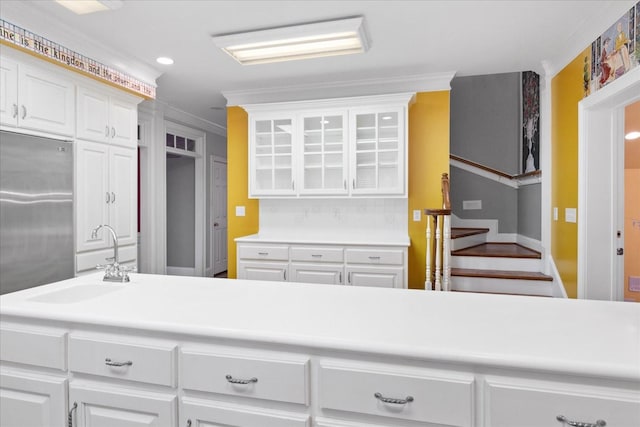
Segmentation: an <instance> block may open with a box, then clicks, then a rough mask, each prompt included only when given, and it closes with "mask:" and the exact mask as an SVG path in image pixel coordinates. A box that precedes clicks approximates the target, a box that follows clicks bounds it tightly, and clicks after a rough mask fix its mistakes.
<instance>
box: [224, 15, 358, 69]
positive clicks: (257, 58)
mask: <svg viewBox="0 0 640 427" xmlns="http://www.w3.org/2000/svg"><path fill="white" fill-rule="evenodd" d="M363 23H364V18H362V17H356V18H348V19H340V20H336V21H325V22H314V23H311V24H303V25H293V26H288V27H279V28H271V29H267V30H258V31H251V32H246V33H236V34H227V35H222V36H214V37H213V42H214V43H215V44H216V46H218V47H219V48H220V49H222V50H223V51H225V52H226V53H228V54H229V55H230V56H231V57H232V58H233V59H235V60H236V61H238V62H239V63H241V64H242V65H252V64H265V63H269V62H280V61H294V60H298V59H308V58H318V57H322V56H334V55H348V54H351V53H363V52H366V51H367V50H368V49H369V41H368V40H367V37H366V32H365V30H364V25H363Z"/></svg>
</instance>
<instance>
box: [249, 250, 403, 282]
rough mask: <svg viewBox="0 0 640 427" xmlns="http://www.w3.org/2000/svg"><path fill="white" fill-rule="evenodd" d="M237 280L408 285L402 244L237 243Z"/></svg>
mask: <svg viewBox="0 0 640 427" xmlns="http://www.w3.org/2000/svg"><path fill="white" fill-rule="evenodd" d="M237 247H238V250H237V271H238V279H251V280H269V281H278V282H287V281H288V282H300V283H317V284H327V285H353V286H374V287H384V288H406V287H407V274H408V268H407V248H406V247H404V246H402V247H400V246H388V247H382V246H374V245H371V246H365V245H358V246H354V245H326V244H286V245H285V244H269V243H250V242H243V241H238V242H237Z"/></svg>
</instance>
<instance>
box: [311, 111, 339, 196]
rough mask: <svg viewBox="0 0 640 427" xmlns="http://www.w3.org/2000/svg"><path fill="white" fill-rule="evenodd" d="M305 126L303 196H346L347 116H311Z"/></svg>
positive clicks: (337, 114) (336, 114)
mask: <svg viewBox="0 0 640 427" xmlns="http://www.w3.org/2000/svg"><path fill="white" fill-rule="evenodd" d="M300 121H301V123H302V158H301V161H302V168H301V172H300V173H301V179H302V186H301V188H300V193H301V194H327V195H328V194H331V195H335V194H347V193H348V188H347V173H348V167H347V148H346V147H347V144H346V142H347V115H346V113H335V114H331V113H329V114H318V115H313V114H308V115H302V116H301V118H300Z"/></svg>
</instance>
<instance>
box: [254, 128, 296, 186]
mask: <svg viewBox="0 0 640 427" xmlns="http://www.w3.org/2000/svg"><path fill="white" fill-rule="evenodd" d="M293 127H294V122H293V119H291V118H275V119H270V118H266V119H255V118H252V119H251V123H250V132H249V142H250V159H249V160H250V163H249V172H250V174H251V177H250V184H249V185H250V188H249V189H250V195H251V196H252V197H255V196H278V195H280V196H287V195H289V196H290V195H294V194H295V193H296V188H295V185H296V184H295V180H294V174H293V131H294V129H293Z"/></svg>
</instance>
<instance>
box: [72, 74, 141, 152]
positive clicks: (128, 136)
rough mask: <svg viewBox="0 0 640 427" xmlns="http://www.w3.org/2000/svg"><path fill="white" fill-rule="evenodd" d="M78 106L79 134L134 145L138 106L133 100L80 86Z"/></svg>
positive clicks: (101, 140) (88, 137)
mask: <svg viewBox="0 0 640 427" xmlns="http://www.w3.org/2000/svg"><path fill="white" fill-rule="evenodd" d="M77 110H78V119H77V128H76V135H77V137H78V138H81V139H88V140H91V141H97V142H106V143H110V144H117V145H121V146H125V147H136V146H137V139H138V138H137V106H136V103H135V102H134V101H129V100H126V99H121V98H119V97H115V96H113V95H110V94H109V93H107V92H103V91H99V90H94V89H87V88H85V87H82V86H79V87H78V96H77Z"/></svg>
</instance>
